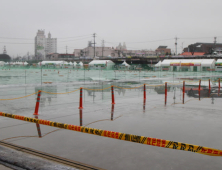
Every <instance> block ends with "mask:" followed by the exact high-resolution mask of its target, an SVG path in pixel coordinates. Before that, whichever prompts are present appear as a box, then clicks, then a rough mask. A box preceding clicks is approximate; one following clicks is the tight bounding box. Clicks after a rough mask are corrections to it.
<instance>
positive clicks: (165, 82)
mask: <svg viewBox="0 0 222 170" xmlns="http://www.w3.org/2000/svg"><path fill="white" fill-rule="evenodd" d="M166 104H167V82H165V106H166Z"/></svg>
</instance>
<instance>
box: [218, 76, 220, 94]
mask: <svg viewBox="0 0 222 170" xmlns="http://www.w3.org/2000/svg"><path fill="white" fill-rule="evenodd" d="M218 96H220V78H219V80H218Z"/></svg>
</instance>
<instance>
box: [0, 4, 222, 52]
mask: <svg viewBox="0 0 222 170" xmlns="http://www.w3.org/2000/svg"><path fill="white" fill-rule="evenodd" d="M0 2H1V3H0V4H1V10H0V21H1V22H0V23H1V24H0V37H1V38H0V45H1V50H2V51H3V46H4V45H6V47H7V52H8V54H9V55H11V56H16V55H17V54H18V55H22V56H23V55H25V54H27V52H28V51H29V52H30V53H31V54H34V37H35V36H36V33H37V30H38V29H44V30H45V33H46V34H48V32H49V31H50V32H51V34H52V37H53V38H58V40H57V44H58V47H57V51H58V52H59V53H64V52H65V46H66V45H67V46H68V52H69V53H73V51H74V49H75V48H84V47H86V45H87V42H88V41H89V40H92V34H93V33H94V32H95V33H96V34H97V35H98V37H97V38H96V43H97V45H101V39H104V40H105V42H106V43H105V46H117V45H118V44H119V42H126V46H127V48H128V49H153V50H155V49H156V48H157V47H158V46H159V45H167V46H168V47H170V48H171V49H172V50H175V47H174V43H175V40H174V38H175V37H176V36H178V37H179V38H180V39H179V40H178V52H181V50H182V49H181V46H182V42H184V43H183V46H184V47H185V46H187V45H188V44H191V43H195V42H213V37H214V36H217V42H218V43H220V42H221V41H222V22H221V16H222V15H221V14H222V10H221V7H222V1H221V0H186V1H185V0H183V1H181V0H112V1H108V0H36V1H35V0H0ZM77 36H81V37H77ZM90 36H91V37H90ZM3 37H8V38H26V39H5V38H3ZM67 37H74V38H67ZM156 40H161V41H157V42H149V41H156ZM139 42H145V43H139ZM18 43H21V44H18ZM2 51H0V53H1V52H2Z"/></svg>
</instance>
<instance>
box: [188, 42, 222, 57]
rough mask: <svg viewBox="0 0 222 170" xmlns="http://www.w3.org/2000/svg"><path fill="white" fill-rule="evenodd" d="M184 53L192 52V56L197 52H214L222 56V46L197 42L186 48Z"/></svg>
mask: <svg viewBox="0 0 222 170" xmlns="http://www.w3.org/2000/svg"><path fill="white" fill-rule="evenodd" d="M184 52H190V53H191V55H194V53H196V52H201V53H204V54H213V53H214V52H217V53H218V54H222V44H221V43H202V42H197V43H195V44H190V45H189V46H188V47H186V48H184Z"/></svg>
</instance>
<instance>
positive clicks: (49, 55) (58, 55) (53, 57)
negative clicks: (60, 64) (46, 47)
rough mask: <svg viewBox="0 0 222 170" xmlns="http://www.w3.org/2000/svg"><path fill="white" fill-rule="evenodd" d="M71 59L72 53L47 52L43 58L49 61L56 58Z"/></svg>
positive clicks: (72, 57)
mask: <svg viewBox="0 0 222 170" xmlns="http://www.w3.org/2000/svg"><path fill="white" fill-rule="evenodd" d="M73 59H74V54H59V53H51V54H47V55H46V58H45V60H50V61H57V60H62V61H64V60H65V61H68V60H73Z"/></svg>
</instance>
